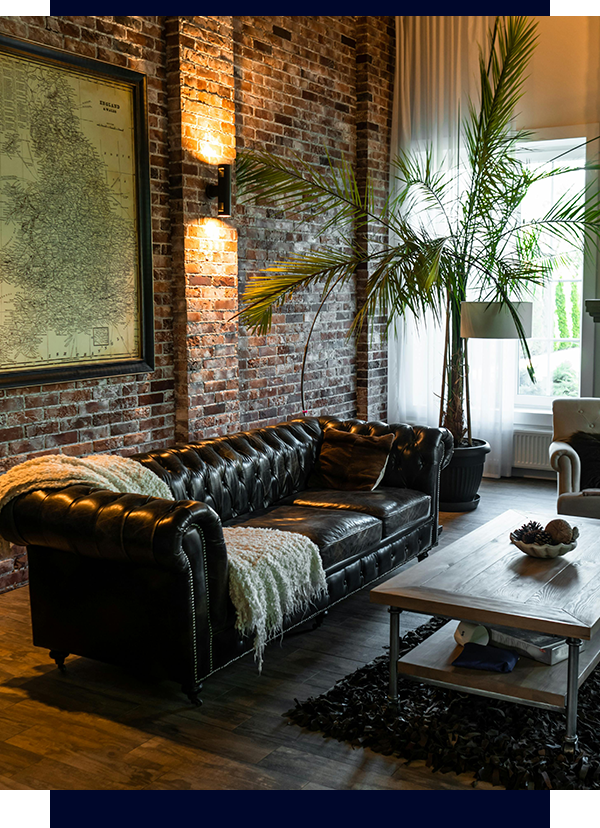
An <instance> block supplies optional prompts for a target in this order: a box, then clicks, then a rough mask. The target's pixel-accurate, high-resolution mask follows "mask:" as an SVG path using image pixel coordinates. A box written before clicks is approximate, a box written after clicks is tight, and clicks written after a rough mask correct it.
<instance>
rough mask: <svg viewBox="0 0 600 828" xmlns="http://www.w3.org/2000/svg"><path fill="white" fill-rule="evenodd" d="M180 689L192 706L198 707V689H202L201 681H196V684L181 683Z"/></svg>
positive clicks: (199, 703) (200, 700)
mask: <svg viewBox="0 0 600 828" xmlns="http://www.w3.org/2000/svg"><path fill="white" fill-rule="evenodd" d="M181 689H182V690H183V692H184V693H185V695H186V696H187V697H188V699H189V700H190V701H191V703H192V704H193V705H194V707H200V706H201V705H202V699H201V698H200V691H201V690H202V683H201V682H198V684H192V685H190V684H182V685H181Z"/></svg>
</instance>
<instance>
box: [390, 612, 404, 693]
mask: <svg viewBox="0 0 600 828" xmlns="http://www.w3.org/2000/svg"><path fill="white" fill-rule="evenodd" d="M388 612H389V614H390V686H389V691H388V700H389V701H390V703H392V704H398V657H399V655H400V613H401V612H402V610H401V609H398V607H388Z"/></svg>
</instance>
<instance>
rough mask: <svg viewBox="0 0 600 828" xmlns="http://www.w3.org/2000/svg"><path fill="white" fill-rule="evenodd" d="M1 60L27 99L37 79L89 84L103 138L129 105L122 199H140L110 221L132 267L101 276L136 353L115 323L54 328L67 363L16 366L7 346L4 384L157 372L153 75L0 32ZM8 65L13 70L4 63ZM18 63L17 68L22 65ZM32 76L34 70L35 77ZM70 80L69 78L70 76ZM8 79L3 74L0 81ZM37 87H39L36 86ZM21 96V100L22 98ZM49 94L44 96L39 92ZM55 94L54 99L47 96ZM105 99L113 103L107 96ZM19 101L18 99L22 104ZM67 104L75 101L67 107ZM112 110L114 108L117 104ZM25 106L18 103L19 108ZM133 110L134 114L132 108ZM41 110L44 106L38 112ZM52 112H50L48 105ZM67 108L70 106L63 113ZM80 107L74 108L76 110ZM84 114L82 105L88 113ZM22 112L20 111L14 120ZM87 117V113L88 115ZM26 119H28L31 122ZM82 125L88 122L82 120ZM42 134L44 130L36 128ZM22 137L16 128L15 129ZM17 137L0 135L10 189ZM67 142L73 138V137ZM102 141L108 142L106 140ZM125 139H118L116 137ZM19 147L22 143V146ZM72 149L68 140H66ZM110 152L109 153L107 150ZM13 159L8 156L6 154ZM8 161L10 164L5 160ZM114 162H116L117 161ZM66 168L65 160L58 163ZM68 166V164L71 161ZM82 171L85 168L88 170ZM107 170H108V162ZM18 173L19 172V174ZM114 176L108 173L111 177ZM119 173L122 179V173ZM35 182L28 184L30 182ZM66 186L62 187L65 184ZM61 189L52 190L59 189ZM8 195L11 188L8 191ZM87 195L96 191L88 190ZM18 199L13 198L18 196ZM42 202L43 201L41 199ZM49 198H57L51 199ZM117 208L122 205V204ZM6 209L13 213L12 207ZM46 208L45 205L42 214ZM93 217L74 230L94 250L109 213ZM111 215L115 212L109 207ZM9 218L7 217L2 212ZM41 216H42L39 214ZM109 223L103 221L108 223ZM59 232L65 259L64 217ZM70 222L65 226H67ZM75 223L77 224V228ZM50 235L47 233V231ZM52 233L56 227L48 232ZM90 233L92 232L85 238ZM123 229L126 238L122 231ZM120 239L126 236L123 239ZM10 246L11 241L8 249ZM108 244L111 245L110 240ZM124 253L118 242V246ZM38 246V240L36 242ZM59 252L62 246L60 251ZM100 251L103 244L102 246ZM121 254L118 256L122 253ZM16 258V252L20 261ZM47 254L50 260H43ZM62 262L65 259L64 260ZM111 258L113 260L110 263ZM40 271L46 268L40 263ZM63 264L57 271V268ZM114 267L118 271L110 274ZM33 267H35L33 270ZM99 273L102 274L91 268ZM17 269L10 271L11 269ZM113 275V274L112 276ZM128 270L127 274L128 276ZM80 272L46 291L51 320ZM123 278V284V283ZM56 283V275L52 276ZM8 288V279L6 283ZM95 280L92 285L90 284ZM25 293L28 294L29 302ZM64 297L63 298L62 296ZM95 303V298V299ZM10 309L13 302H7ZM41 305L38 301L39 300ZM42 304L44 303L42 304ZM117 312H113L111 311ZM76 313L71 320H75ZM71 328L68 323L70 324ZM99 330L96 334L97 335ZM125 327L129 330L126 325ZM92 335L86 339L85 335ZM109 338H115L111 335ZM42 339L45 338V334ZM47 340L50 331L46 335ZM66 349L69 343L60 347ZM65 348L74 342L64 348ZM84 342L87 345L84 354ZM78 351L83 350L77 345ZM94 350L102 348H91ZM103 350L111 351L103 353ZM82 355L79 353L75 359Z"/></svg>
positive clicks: (94, 159) (0, 370)
mask: <svg viewBox="0 0 600 828" xmlns="http://www.w3.org/2000/svg"><path fill="white" fill-rule="evenodd" d="M0 58H5V60H4V61H3V63H2V65H1V66H0V74H1V73H2V71H8V69H10V71H12V72H13V74H15V72H16V76H17V82H18V83H20V84H21V86H20V92H21V97H23V94H25V93H23V88H24V87H27V89H28V88H29V87H30V86H31V87H32V88H33V84H34V83H38V78H46V80H45V81H44V84H45V86H43V87H40V88H43V89H44V90H45V89H46V88H47V87H48V81H47V78H61V79H62V78H64V81H62V80H59V85H62V86H64V87H65V88H67V86H68V84H69V83H71V85H73V84H75V83H79V84H80V86H81V87H85V91H86V92H89V90H92V95H90V100H92V103H91V104H90V106H91V107H92V109H93V111H94V114H95V112H96V111H99V110H100V109H103V110H105V112H106V114H105V115H103V117H105V118H106V119H107V123H106V124H104V123H97V124H96V127H98V130H99V131H98V135H100V134H101V133H100V128H102V127H104V128H105V129H106V130H109V129H110V128H111V127H112V126H113V125H112V124H111V123H110V122H109V119H110V117H111V116H112V115H113V114H114V112H115V110H114V107H116V110H119V109H120V108H122V109H123V112H125V115H126V117H127V118H129V122H128V123H129V126H128V128H127V129H126V130H123V129H121V130H120V131H121V132H127V134H128V137H126V138H124V139H123V146H128V147H129V146H132V152H133V155H134V158H131V155H127V156H126V157H127V159H128V160H127V164H128V165H129V166H128V167H127V173H128V176H127V175H126V176H123V180H127V181H128V182H129V183H128V184H127V188H128V189H127V192H126V195H125V196H124V197H123V199H122V200H124V201H127V203H128V204H129V203H130V202H131V199H135V204H134V205H132V206H128V207H127V210H128V211H129V212H128V217H127V218H126V219H125V218H121V217H117V218H114V217H112V218H111V219H110V221H109V225H110V226H115V227H120V228H123V227H127V230H126V231H125V230H122V231H121V233H122V235H121V237H123V238H126V239H127V244H126V245H125V246H124V248H123V249H125V250H126V255H125V254H123V256H124V261H126V262H127V263H128V266H127V267H125V268H118V267H115V266H114V264H111V266H110V268H109V266H108V265H106V273H104V272H103V273H102V278H101V280H100V283H101V284H102V285H106V294H105V295H107V296H109V297H111V300H112V304H110V305H109V306H108V305H107V307H110V308H111V309H112V308H119V310H118V313H119V314H120V317H119V318H122V317H123V316H126V318H127V320H128V322H127V324H128V326H129V327H128V328H127V329H126V331H127V336H119V337H117V336H115V337H114V339H115V340H116V339H117V338H118V339H119V340H121V341H122V342H123V343H125V341H126V338H127V341H131V340H132V339H133V343H134V344H133V346H129V350H128V351H127V353H118V351H119V349H118V348H117V347H116V345H115V343H114V342H113V341H112V340H111V336H112V334H108V333H106V332H107V331H109V330H113V329H112V328H110V329H109V327H108V326H102V327H94V328H93V329H89V331H88V332H86V333H84V334H81V333H80V332H79V331H77V332H75V334H74V335H75V339H74V338H73V336H71V337H70V338H69V337H67V336H66V335H65V334H64V333H63V334H60V336H61V337H62V339H61V340H58V339H57V334H56V333H55V329H54V330H53V331H52V336H53V337H54V339H53V341H54V342H56V341H60V342H62V343H63V344H64V343H65V342H68V343H70V347H71V349H72V352H71V354H70V356H67V359H66V360H63V361H60V362H59V361H58V358H59V356H60V354H59V353H58V352H57V353H56V359H55V360H54V361H52V354H50V356H43V355H40V358H39V361H36V359H35V358H29V357H28V358H27V359H26V360H23V362H24V363H26V364H21V363H20V362H18V361H17V360H15V361H14V362H13V365H14V366H15V367H14V368H10V367H8V366H9V363H8V362H7V359H10V357H7V356H6V355H7V354H9V353H11V352H10V350H9V349H8V348H5V358H4V359H3V358H2V353H1V351H0V389H4V388H15V387H23V386H34V385H45V384H52V383H60V382H65V381H74V380H82V379H92V378H102V377H108V376H118V375H125V374H137V373H145V372H149V371H153V370H154V298H153V274H152V224H151V197H150V157H149V141H148V120H147V111H148V107H147V90H146V76H145V75H144V74H143V73H140V72H135V71H132V70H130V69H125V68H124V67H121V66H117V65H113V64H109V63H105V62H102V61H98V60H94V59H91V58H85V57H81V56H79V55H75V54H71V53H70V52H65V51H62V50H58V49H51V48H48V47H46V46H42V45H38V44H35V43H30V42H29V41H22V40H17V39H14V38H7V37H4V36H0ZM3 67H8V69H7V68H3ZM14 67H17V69H15V68H14ZM48 69H53V70H56V69H58V70H60V72H59V73H57V72H48ZM32 73H35V75H34V74H32ZM69 79H70V81H69ZM1 81H2V78H1V77H0V82H1ZM36 89H37V87H36ZM93 90H97V92H98V94H99V95H100V94H101V93H102V90H108V92H110V91H111V90H116V91H115V92H114V95H115V97H116V98H118V100H119V104H111V102H110V95H109V94H104V96H103V98H102V99H100V98H99V99H97V100H96V99H95V98H94V97H93ZM18 93H19V89H17V94H18ZM4 94H5V97H4V104H2V100H1V99H0V107H1V106H2V105H4V106H7V101H8V100H9V99H8V96H7V94H6V87H5V93H4ZM17 94H16V95H15V99H16V97H17ZM42 94H45V92H44V93H40V95H42ZM48 97H49V96H48ZM74 98H75V96H74V95H73V93H72V91H70V92H69V91H68V92H67V93H66V97H65V100H67V99H68V100H74ZM82 99H83V98H82V96H81V95H80V97H79V103H78V106H80V107H81V101H82ZM104 99H106V100H104ZM17 103H18V101H17ZM100 104H105V105H106V106H105V107H103V106H100ZM67 106H68V105H67ZM111 107H113V109H111ZM16 108H18V107H16ZM126 109H127V111H125V110H126ZM3 111H4V110H2V109H1V108H0V115H1V114H2V113H3ZM36 111H38V110H36ZM48 111H49V110H48ZM64 111H65V112H68V111H69V110H68V108H67V109H65V110H64ZM73 111H74V110H73ZM81 111H83V110H81ZM17 117H19V116H18V115H15V118H17ZM86 117H87V116H86ZM118 117H119V118H121V117H122V116H121V113H120V112H119V114H118ZM25 122H26V123H27V121H25ZM92 122H93V118H91V117H90V119H89V121H86V129H90V130H91V129H93V126H92V127H89V126H88V124H89V123H92ZM82 123H83V119H82ZM118 123H125V118H124V117H123V119H122V121H118ZM37 129H38V131H39V127H37ZM15 134H17V133H15ZM30 135H31V136H32V135H33V131H32V130H30ZM76 135H77V137H78V140H79V142H80V144H81V145H82V146H85V147H87V150H86V151H87V152H88V157H89V159H91V161H90V167H91V168H92V169H93V170H101V169H102V167H101V165H102V163H103V159H102V158H101V157H100V156H101V153H100V152H98V151H97V150H96V149H93V150H90V149H89V147H90V146H93V141H92V142H90V141H88V138H87V137H86V136H84V137H81V135H83V133H81V135H80V134H79V133H76ZM9 138H10V136H9V137H8V138H7V135H6V134H0V188H2V187H4V186H7V187H10V186H11V181H10V178H11V176H5V177H4V178H5V179H8V182H7V181H6V180H5V181H4V184H3V176H2V166H1V165H2V154H3V153H6V152H7V145H8V152H10V148H11V147H10V141H9ZM65 140H68V136H67V138H66V139H65ZM98 140H101V139H100V138H99V139H98ZM106 140H107V141H111V140H113V138H112V136H109V133H108V132H107V133H106ZM114 140H115V141H118V140H119V139H118V138H115V139H114ZM31 144H33V146H34V147H36V146H39V145H40V144H39V142H38V143H36V141H35V139H33V140H32V141H31ZM19 146H20V145H19ZM65 146H67V144H65ZM104 154H105V155H106V154H107V153H106V152H104ZM5 157H7V156H5ZM122 157H125V153H122ZM6 163H7V164H8V161H7V162H6ZM111 163H112V162H111ZM58 166H59V167H60V165H58ZM65 166H66V164H65ZM82 169H83V167H82ZM106 170H107V171H108V167H106ZM53 175H54V177H55V178H56V176H60V172H57V170H56V168H55V169H53ZM13 177H14V176H13ZM106 177H107V179H108V174H107V175H106ZM116 177H118V175H116V176H115V178H116ZM64 178H65V186H66V185H68V184H69V181H68V180H67V176H66V175H65V177H64ZM54 183H56V182H54ZM27 186H29V185H27ZM25 189H26V188H23V187H22V190H23V192H25ZM59 189H60V188H59ZM105 189H107V198H106V199H105V201H104V203H105V204H107V205H108V204H109V198H108V197H109V196H112V195H114V194H111V193H110V192H109V191H108V184H107V185H106V188H105ZM55 190H56V188H54V189H53V192H55ZM4 192H6V190H4ZM87 192H91V191H90V190H88V191H87ZM2 199H3V191H2V189H0V209H2V204H3V202H2ZM115 201H116V200H115ZM13 203H14V199H13ZM40 203H43V201H41V202H40ZM49 203H52V201H50V202H49ZM115 209H116V208H115ZM120 209H121V212H124V208H122V207H121V206H120ZM5 212H6V211H5ZM41 212H43V210H40V213H41ZM90 212H91V213H92V215H90V214H88V213H87V212H86V213H85V222H84V225H85V226H84V227H83V229H82V227H81V226H80V224H79V223H78V222H77V221H75V225H76V227H74V231H75V232H76V233H79V234H83V235H82V238H83V240H84V245H83V247H82V248H78V249H84V248H85V239H86V238H87V239H88V241H89V243H90V246H91V250H92V251H93V250H94V243H96V246H97V248H98V244H99V243H98V242H95V240H97V239H99V238H102V236H101V231H102V228H103V226H104V225H106V223H107V221H108V220H107V219H106V217H104V219H103V220H101V221H100V223H99V225H98V226H95V225H94V216H95V215H101V213H100V212H98V211H96V212H95V213H94V211H93V210H92V211H90ZM108 212H110V210H108ZM0 218H3V216H0ZM37 218H38V215H37V214H36V219H37ZM39 219H40V221H39V224H40V225H43V224H44V221H45V222H46V225H47V226H50V225H51V224H52V221H51V219H52V216H49V217H48V216H43V215H40V216H39ZM103 222H104V224H103ZM58 224H59V227H58V229H57V228H56V227H55V226H52V230H51V233H52V239H51V242H52V244H58V245H60V243H61V238H60V233H61V232H63V237H62V240H63V242H64V243H65V248H64V251H63V252H64V255H65V256H66V255H67V253H66V252H65V251H66V250H67V249H68V239H70V240H71V242H70V243H71V244H73V241H72V235H71V233H70V231H67V230H64V229H61V226H60V222H59V223H58ZM63 224H64V223H63ZM68 226H69V225H66V224H65V225H64V227H68ZM71 226H73V225H71ZM40 232H43V230H40ZM48 232H50V231H48ZM86 233H87V234H88V235H87V237H86ZM123 234H124V235H123ZM116 238H119V236H116ZM36 239H37V242H36V243H40V244H41V242H40V239H41V237H40V236H37V237H36ZM0 244H1V236H0ZM19 244H20V249H21V250H23V249H24V244H23V240H22V239H21V240H20V242H19ZM8 246H9V245H6V247H8ZM105 246H106V245H105ZM114 247H115V248H116V249H117V251H118V245H115V246H114ZM34 249H37V248H35V245H34ZM58 249H60V248H58ZM98 249H99V248H98ZM39 250H40V251H42V250H43V251H44V256H45V258H46V259H48V256H49V255H50V254H48V255H46V248H45V247H43V246H40V247H39ZM0 254H2V249H1V246H0ZM115 256H117V253H115ZM32 257H33V254H31V255H30V258H32ZM15 258H16V257H13V259H15ZM42 258H44V257H42ZM89 258H90V259H91V258H92V256H91V255H90V256H89ZM96 258H97V260H98V261H99V262H101V261H102V256H98V257H96ZM59 259H60V257H59ZM5 261H7V259H6V257H3V258H0V268H2V267H3V265H4V262H5ZM111 261H112V260H111ZM129 263H133V264H132V265H131V270H129V269H128V267H129ZM12 264H13V271H12V272H13V274H14V273H17V268H16V267H15V265H14V261H13V263H12ZM99 267H101V264H97V265H96V266H95V268H96V270H97V269H98V268H99ZM40 269H41V268H40ZM57 269H58V268H57ZM109 270H110V271H111V272H109ZM32 271H34V268H32ZM90 272H95V271H90ZM9 273H10V269H9ZM28 273H29V271H28V270H27V268H24V269H22V270H19V271H18V274H19V275H18V284H19V287H18V289H15V293H16V292H17V290H18V291H20V294H19V297H18V298H19V300H20V302H21V304H22V303H23V301H25V302H27V301H28V299H27V297H28V296H29V295H30V294H28V292H27V284H28V282H27V280H28V279H29V275H28ZM111 273H112V276H111ZM124 273H127V274H128V275H127V277H125V276H124V275H123V274H124ZM112 277H114V279H115V282H114V284H111V278H112ZM77 278H78V277H77V276H75V277H74V280H73V281H72V282H71V283H69V280H68V277H67V276H66V274H63V276H62V282H61V278H60V273H59V274H58V279H56V278H55V279H54V282H53V284H54V289H53V290H52V291H46V297H49V296H51V297H52V299H51V300H50V299H48V298H47V299H46V300H45V303H44V307H46V305H52V307H53V316H52V318H53V319H55V318H56V317H57V316H58V315H59V312H58V309H59V301H60V297H61V290H62V291H63V294H62V296H63V297H64V300H67V301H71V302H74V301H75V300H74V299H72V298H70V293H71V292H72V290H73V287H72V286H73V285H74V282H76V281H77ZM86 278H87V279H88V281H89V280H90V279H91V278H92V277H91V276H90V274H89V273H87V271H86ZM125 278H126V279H127V282H126V287H127V293H126V295H127V297H129V298H128V304H127V308H128V309H129V310H128V311H127V312H126V311H125V310H123V307H125V305H124V304H123V303H122V306H121V305H119V304H118V302H119V296H123V295H125V294H124V293H119V290H118V285H123V284H125V282H124V281H123V280H124V279H125ZM2 279H3V274H2V271H1V270H0V289H1V287H2ZM119 280H120V281H119ZM57 281H58V284H59V288H58V289H56V282H57ZM49 282H51V280H49ZM4 284H5V285H6V284H7V283H6V282H4ZM90 284H91V283H90ZM40 285H41V283H40V282H39V281H37V282H35V283H34V282H32V283H31V295H33V296H35V295H36V290H37V291H38V294H39V295H41V290H42V288H41V287H40ZM78 289H79V290H80V292H81V295H82V298H81V302H82V304H81V305H80V307H82V308H83V306H84V304H85V296H86V295H87V296H89V295H90V294H89V293H86V292H85V290H84V279H81V280H80V285H79V287H78ZM24 297H25V299H24ZM55 297H58V298H55ZM0 301H2V297H1V296H0ZM88 304H89V303H88ZM7 306H8V304H7ZM33 306H34V307H35V305H33ZM38 306H39V303H38ZM95 307H96V308H97V310H98V313H99V315H100V316H101V317H102V318H104V317H103V316H102V314H104V316H106V315H107V314H108V313H109V311H108V310H107V308H105V307H103V306H102V305H101V303H99V304H97V305H95ZM19 312H20V313H21V317H20V318H21V319H25V318H27V319H28V320H29V323H30V324H31V320H32V315H31V311H30V310H29V309H28V313H29V315H28V316H27V317H26V316H25V315H24V312H23V311H22V310H21V309H20V308H19ZM93 312H94V309H92V308H91V307H88V305H86V317H85V318H86V320H91V315H90V314H92V313H93ZM111 312H112V311H111ZM0 314H2V306H0ZM14 316H15V311H14V308H11V309H10V313H8V314H6V315H5V316H4V317H3V316H1V315H0V335H1V334H2V319H3V318H4V320H5V321H4V324H5V330H4V334H5V341H6V336H7V335H8V334H9V333H10V336H11V337H12V339H11V343H12V345H13V353H14V352H15V351H14V348H15V345H14V343H15V341H17V340H16V339H15V338H16V337H18V336H19V334H18V330H17V329H18V328H19V325H16V326H15V325H14V324H13V325H11V324H7V322H6V319H7V318H9V319H12V318H14ZM72 317H73V314H71V316H70V317H69V318H72ZM47 318H50V314H48V315H47ZM60 324H62V325H63V326H66V323H65V322H64V321H63V322H61V323H60ZM76 324H81V325H83V324H84V323H83V321H80V320H77V321H76ZM90 324H93V323H92V322H91V321H88V326H89V325H90ZM65 330H67V329H66V327H65ZM92 330H93V336H92ZM114 330H117V328H114ZM123 330H125V328H123ZM97 331H99V332H100V334H99V335H98V337H97V339H98V341H96V332H97ZM77 337H79V338H80V339H81V338H83V341H84V342H85V341H88V342H89V343H90V346H89V350H90V353H89V354H88V353H87V349H86V353H84V354H83V355H80V354H79V352H78V349H79V345H74V344H73V342H77V341H78V340H77ZM86 337H87V339H86ZM107 337H108V338H107ZM38 339H40V337H38ZM2 341H3V340H2V338H1V336H0V349H1V347H2ZM40 341H43V336H42V337H41V340H40ZM47 341H48V342H50V336H47ZM113 345H115V349H114V351H113V353H108V351H107V350H106V349H107V348H109V347H112V346H113ZM61 347H63V345H61ZM65 347H67V346H66V345H65ZM84 347H85V346H82V348H81V350H82V351H83V348H84ZM75 349H77V350H75ZM94 349H95V352H94V353H92V351H93V350H94ZM103 349H104V351H103ZM49 350H50V346H49V345H47V351H49ZM121 350H122V351H126V350H127V349H126V347H125V345H123V347H122V348H121ZM67 353H68V352H67V351H65V355H67ZM74 354H76V356H74Z"/></svg>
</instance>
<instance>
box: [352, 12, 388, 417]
mask: <svg viewBox="0 0 600 828" xmlns="http://www.w3.org/2000/svg"><path fill="white" fill-rule="evenodd" d="M394 45H395V31H394V18H393V17H359V18H357V23H356V111H357V114H356V136H357V138H356V142H357V147H356V169H357V177H358V179H359V182H360V183H361V184H362V183H363V182H364V181H365V179H366V178H367V176H368V178H369V179H370V181H371V183H372V185H373V188H374V192H375V203H376V204H378V205H380V206H381V205H382V204H383V203H384V202H385V199H386V198H387V194H388V169H389V166H388V165H389V154H390V135H391V119H392V110H391V100H392V96H393V79H394V60H395V52H394V48H393V47H394ZM387 241H388V239H387V235H386V234H385V233H382V232H381V228H379V227H376V226H374V225H373V223H372V224H371V225H370V226H369V228H368V230H367V231H365V232H364V234H363V237H362V239H361V242H362V243H363V245H364V246H365V247H366V248H368V249H369V251H371V250H374V249H376V248H377V246H378V245H381V244H385V243H387ZM368 276H369V273H368V272H367V269H366V268H365V269H364V270H362V271H361V272H360V273H359V274H358V285H357V292H358V299H359V301H361V300H363V301H364V296H365V286H366V281H367V278H368ZM356 351H357V353H356V386H357V387H356V406H357V413H358V416H359V417H360V418H361V419H365V420H373V419H374V420H376V419H381V420H385V419H386V418H387V339H386V335H385V319H384V318H379V319H377V320H375V324H374V325H373V327H372V329H371V330H369V329H368V328H367V326H366V325H365V327H364V328H363V330H362V331H361V333H360V335H359V337H358V342H357V349H356Z"/></svg>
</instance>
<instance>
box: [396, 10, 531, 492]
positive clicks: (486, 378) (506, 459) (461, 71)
mask: <svg viewBox="0 0 600 828" xmlns="http://www.w3.org/2000/svg"><path fill="white" fill-rule="evenodd" d="M493 22H494V18H493V17H489V16H481V17H473V16H470V17H469V16H464V17H396V75H395V84H394V111H393V120H392V146H391V154H392V157H394V156H395V155H396V154H397V153H398V151H399V149H401V148H404V149H407V148H408V147H413V148H414V147H418V146H420V145H423V144H424V143H427V142H429V143H430V144H432V148H433V157H434V162H435V164H436V165H439V164H442V163H446V164H448V165H451V164H453V163H454V161H455V160H456V154H457V152H458V124H459V117H460V116H461V115H464V114H466V112H467V111H468V99H469V97H471V98H472V100H473V102H474V103H475V105H477V104H478V89H479V82H478V71H479V70H478V61H479V48H478V47H479V44H481V45H483V46H485V44H486V42H487V34H488V29H489V28H490V27H491V26H492V25H493ZM443 333H444V332H443V329H442V328H441V327H440V326H438V325H436V324H435V321H434V320H433V318H426V319H421V320H415V319H413V318H410V319H409V318H407V319H406V320H405V321H404V322H401V323H400V324H399V326H398V331H397V335H396V336H390V338H389V362H388V366H389V367H388V370H389V379H388V417H389V420H390V421H391V422H408V423H421V424H425V425H437V424H438V421H439V412H440V391H441V378H442V360H443V350H444V343H443V339H444V337H443ZM469 363H470V372H469V378H470V386H471V415H472V424H473V436H474V437H478V438H481V439H485V440H488V441H489V443H490V445H491V447H492V451H491V452H490V454H488V455H487V459H486V465H485V471H484V474H486V475H487V476H492V477H499V476H501V475H509V474H510V472H511V466H512V435H513V409H514V395H515V390H516V370H517V343H516V341H511V340H484V339H479V340H475V339H471V340H469Z"/></svg>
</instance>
